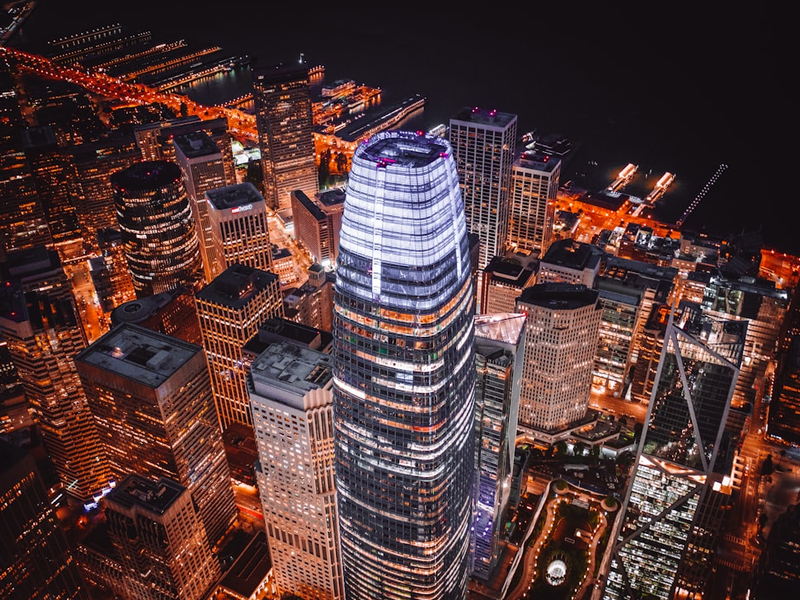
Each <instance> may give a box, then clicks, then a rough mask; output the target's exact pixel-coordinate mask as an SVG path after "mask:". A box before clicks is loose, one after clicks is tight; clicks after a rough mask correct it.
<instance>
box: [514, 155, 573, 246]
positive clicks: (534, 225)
mask: <svg viewBox="0 0 800 600" xmlns="http://www.w3.org/2000/svg"><path fill="white" fill-rule="evenodd" d="M560 177H561V161H560V160H559V159H557V158H555V157H553V156H550V155H548V154H540V153H537V152H531V151H530V150H525V151H523V152H522V153H521V154H520V155H519V156H518V157H517V160H516V161H515V162H514V166H513V168H512V170H511V192H510V195H511V200H510V204H511V211H510V218H509V225H508V245H509V246H511V247H512V248H513V249H514V250H517V251H519V250H528V251H531V252H536V253H537V254H538V255H539V256H541V255H542V254H544V253H545V252H546V251H547V248H548V246H550V242H551V240H552V238H553V221H554V219H555V214H556V196H557V195H558V183H559V179H560Z"/></svg>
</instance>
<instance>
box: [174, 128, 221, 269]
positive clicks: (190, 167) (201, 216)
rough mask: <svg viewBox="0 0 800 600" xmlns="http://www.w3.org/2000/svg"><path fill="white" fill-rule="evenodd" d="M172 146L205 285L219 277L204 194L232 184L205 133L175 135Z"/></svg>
mask: <svg viewBox="0 0 800 600" xmlns="http://www.w3.org/2000/svg"><path fill="white" fill-rule="evenodd" d="M172 143H173V144H175V162H176V163H177V164H178V167H180V170H181V173H182V175H183V186H184V188H185V189H186V195H187V197H188V198H189V204H190V206H191V207H192V215H193V217H194V227H195V231H196V232H197V239H198V241H199V242H200V256H201V257H202V259H203V273H204V275H205V281H206V283H209V282H210V281H212V280H213V279H214V278H215V277H216V276H217V275H219V273H218V272H217V271H216V270H215V269H216V268H217V265H218V264H219V261H218V260H217V258H216V256H215V253H214V250H215V248H214V242H213V240H212V237H211V223H210V221H209V218H208V206H207V201H206V196H205V193H206V192H207V191H209V190H213V189H216V188H220V187H224V186H226V185H228V184H230V183H232V182H230V181H226V179H225V165H224V164H223V159H222V152H220V150H219V148H217V145H216V144H215V143H214V140H212V139H211V138H210V137H209V135H208V134H207V133H206V132H205V131H202V130H199V131H194V132H192V133H183V134H180V135H177V136H175V137H174V138H173V139H172Z"/></svg>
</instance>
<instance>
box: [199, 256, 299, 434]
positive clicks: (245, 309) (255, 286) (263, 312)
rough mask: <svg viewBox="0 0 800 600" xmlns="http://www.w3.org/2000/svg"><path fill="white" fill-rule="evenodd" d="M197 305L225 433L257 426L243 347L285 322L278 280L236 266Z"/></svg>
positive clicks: (211, 285) (204, 291)
mask: <svg viewBox="0 0 800 600" xmlns="http://www.w3.org/2000/svg"><path fill="white" fill-rule="evenodd" d="M196 299H197V317H198V319H199V320H200V330H201V331H202V332H203V347H204V348H205V351H206V359H207V360H208V368H209V373H210V375H211V387H212V388H213V390H214V402H215V403H216V406H217V414H218V416H219V423H220V429H221V430H222V431H225V430H226V429H227V428H228V425H230V424H231V423H244V424H246V425H250V426H252V425H253V416H252V414H251V411H250V398H249V396H248V394H247V385H246V381H245V379H246V375H247V364H246V363H245V361H244V359H243V354H242V347H243V346H244V345H245V344H246V343H247V342H248V341H249V340H250V338H252V337H253V336H254V335H256V334H257V333H258V326H259V325H261V324H262V323H263V322H264V321H266V320H267V319H269V318H271V317H282V316H283V295H282V294H281V289H280V285H279V284H278V276H277V275H275V274H274V273H269V272H268V271H261V270H259V269H254V268H252V267H247V266H245V265H239V264H234V265H232V266H231V267H228V268H227V269H226V270H225V271H223V272H222V273H221V274H220V275H219V277H217V278H216V279H214V281H212V282H211V283H209V284H208V285H207V286H206V287H204V288H203V289H202V290H200V291H199V292H197V295H196Z"/></svg>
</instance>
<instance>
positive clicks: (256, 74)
mask: <svg viewBox="0 0 800 600" xmlns="http://www.w3.org/2000/svg"><path fill="white" fill-rule="evenodd" d="M253 101H254V103H255V111H256V128H257V129H258V147H259V149H260V150H261V166H262V169H263V171H264V199H265V200H266V201H267V206H269V207H270V208H273V209H275V210H278V209H282V208H289V207H290V205H291V199H290V196H289V195H290V193H291V192H292V191H293V190H302V191H303V192H304V193H305V195H306V196H308V197H309V198H313V197H314V195H315V194H316V193H317V191H318V190H319V183H318V181H317V163H316V151H315V149H314V133H313V125H314V123H313V118H312V113H311V91H310V80H309V74H308V65H307V64H305V63H304V62H302V61H301V62H300V63H299V64H291V65H288V64H279V65H272V66H266V67H258V68H254V69H253Z"/></svg>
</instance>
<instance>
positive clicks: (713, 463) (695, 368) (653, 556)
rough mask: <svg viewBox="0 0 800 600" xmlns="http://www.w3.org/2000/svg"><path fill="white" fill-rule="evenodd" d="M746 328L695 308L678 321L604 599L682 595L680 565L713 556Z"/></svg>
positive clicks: (671, 330)
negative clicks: (710, 532) (708, 519)
mask: <svg viewBox="0 0 800 600" xmlns="http://www.w3.org/2000/svg"><path fill="white" fill-rule="evenodd" d="M745 329H746V325H745V324H744V323H742V322H736V321H725V320H718V319H712V318H711V317H709V316H707V315H704V314H703V313H701V312H700V311H696V310H692V309H690V308H684V309H683V310H682V311H681V312H680V314H679V315H678V316H677V317H676V316H675V315H672V316H671V318H670V321H669V323H668V325H667V330H666V336H665V340H664V348H663V350H662V353H661V362H660V363H659V367H658V374H657V376H656V384H655V388H654V390H653V396H652V400H651V402H650V406H649V408H648V412H647V417H646V420H645V427H644V431H643V432H642V439H641V441H640V442H639V449H638V452H637V456H636V463H635V466H634V472H633V475H632V477H631V484H630V486H629V488H628V492H627V495H626V498H625V502H624V504H623V506H622V513H621V515H620V517H619V520H618V521H617V525H616V526H615V528H614V532H612V535H611V543H612V544H613V547H612V548H611V551H610V553H609V556H610V560H609V559H607V560H609V562H610V570H609V572H608V578H607V582H606V587H605V590H604V598H609V599H623V598H625V599H627V598H632V597H645V596H647V597H652V598H660V599H663V600H668V599H670V598H673V594H675V593H676V591H677V587H678V580H677V578H676V572H678V571H679V566H682V563H683V562H684V561H686V560H687V558H689V559H691V560H694V558H695V557H694V556H692V555H693V554H697V553H703V552H705V553H710V552H713V550H712V549H710V548H705V547H703V544H702V540H703V538H704V533H703V532H702V531H700V530H699V528H701V527H702V526H703V523H700V522H698V518H697V516H698V513H699V512H701V511H700V508H701V507H702V505H703V504H704V503H707V502H709V501H710V500H709V496H710V494H711V493H712V492H713V489H712V485H711V484H712V482H714V481H717V482H718V483H720V484H721V483H722V480H723V479H724V476H725V473H724V468H721V466H723V465H724V464H725V463H727V462H729V461H726V460H722V459H721V457H722V456H723V455H724V454H726V453H727V451H728V448H727V447H726V446H725V444H724V438H723V433H724V429H725V423H726V419H727V415H728V409H729V407H730V403H731V398H732V397H733V392H734V388H735V386H736V378H737V376H738V372H739V364H740V362H741V359H742V353H743V349H744V342H745ZM698 542H701V543H698ZM694 584H696V585H697V586H701V585H702V581H697V580H696V581H694ZM689 591H691V592H696V591H697V590H689Z"/></svg>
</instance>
